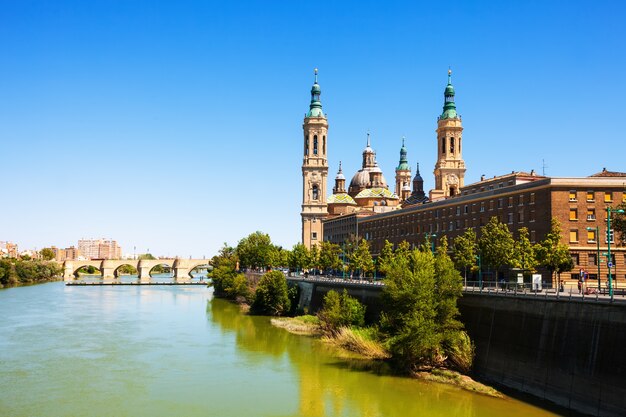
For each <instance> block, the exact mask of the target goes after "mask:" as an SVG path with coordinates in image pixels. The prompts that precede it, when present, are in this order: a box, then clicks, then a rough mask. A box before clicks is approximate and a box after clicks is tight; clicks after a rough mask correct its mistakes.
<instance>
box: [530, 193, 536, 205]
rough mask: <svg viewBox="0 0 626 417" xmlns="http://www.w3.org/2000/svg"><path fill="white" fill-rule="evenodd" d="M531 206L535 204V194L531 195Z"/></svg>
mask: <svg viewBox="0 0 626 417" xmlns="http://www.w3.org/2000/svg"><path fill="white" fill-rule="evenodd" d="M530 204H535V193H530Z"/></svg>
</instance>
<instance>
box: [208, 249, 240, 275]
mask: <svg viewBox="0 0 626 417" xmlns="http://www.w3.org/2000/svg"><path fill="white" fill-rule="evenodd" d="M238 261H239V258H237V253H236V252H235V248H233V247H232V246H228V244H227V243H226V242H224V246H222V247H221V249H220V250H219V252H218V254H217V255H215V256H213V258H211V265H213V268H219V267H220V266H225V267H227V268H230V269H232V270H233V271H234V270H235V269H237V262H238Z"/></svg>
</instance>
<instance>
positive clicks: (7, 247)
mask: <svg viewBox="0 0 626 417" xmlns="http://www.w3.org/2000/svg"><path fill="white" fill-rule="evenodd" d="M17 256H18V248H17V243H12V242H9V241H3V240H0V257H3V258H17Z"/></svg>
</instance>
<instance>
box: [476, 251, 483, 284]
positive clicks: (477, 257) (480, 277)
mask: <svg viewBox="0 0 626 417" xmlns="http://www.w3.org/2000/svg"><path fill="white" fill-rule="evenodd" d="M476 259H477V260H478V288H480V289H481V290H482V289H483V266H482V264H481V260H480V253H479V254H478V255H476Z"/></svg>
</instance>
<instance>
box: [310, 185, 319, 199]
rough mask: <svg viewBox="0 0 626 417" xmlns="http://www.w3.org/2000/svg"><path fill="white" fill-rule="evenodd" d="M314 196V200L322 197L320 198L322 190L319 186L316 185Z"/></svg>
mask: <svg viewBox="0 0 626 417" xmlns="http://www.w3.org/2000/svg"><path fill="white" fill-rule="evenodd" d="M312 194H313V195H312V198H313V200H318V199H319V197H320V196H319V194H320V189H319V188H318V186H317V185H314V186H313V192H312Z"/></svg>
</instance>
